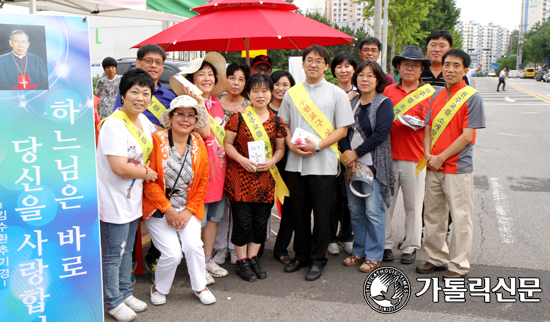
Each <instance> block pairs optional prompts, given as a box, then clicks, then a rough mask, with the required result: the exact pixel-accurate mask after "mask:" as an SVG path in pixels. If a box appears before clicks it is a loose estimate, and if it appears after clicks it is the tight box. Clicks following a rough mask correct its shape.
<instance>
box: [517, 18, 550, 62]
mask: <svg viewBox="0 0 550 322" xmlns="http://www.w3.org/2000/svg"><path fill="white" fill-rule="evenodd" d="M526 39H527V40H525V42H524V43H523V55H524V57H525V58H526V59H527V60H528V61H531V62H533V63H538V62H542V61H543V60H547V59H548V58H550V24H548V23H545V24H543V25H542V24H538V23H537V24H535V25H534V26H533V28H531V30H530V31H529V32H528V33H527V35H526Z"/></svg>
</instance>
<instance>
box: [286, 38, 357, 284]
mask: <svg viewBox="0 0 550 322" xmlns="http://www.w3.org/2000/svg"><path fill="white" fill-rule="evenodd" d="M329 62H330V55H329V53H328V51H327V50H326V49H325V48H323V47H321V46H317V45H314V46H311V47H308V48H306V49H305V50H304V52H303V55H302V68H303V69H304V72H305V74H306V81H305V82H304V83H303V85H301V84H297V85H296V86H298V87H296V88H299V87H303V88H305V89H304V90H302V91H298V92H297V91H295V88H294V87H293V88H291V89H290V90H288V91H287V92H286V93H285V96H284V98H283V101H282V103H281V108H280V110H279V117H280V118H281V119H282V120H283V122H284V124H285V128H286V130H287V137H286V144H287V146H288V148H289V150H290V151H289V153H288V160H287V164H286V171H287V172H288V174H287V182H286V184H287V186H288V188H289V190H290V198H291V199H292V200H296V201H299V202H293V203H292V213H293V216H294V218H293V220H294V228H295V235H294V251H295V252H296V257H295V258H294V260H292V261H291V262H290V263H289V264H287V265H286V266H285V272H287V273H291V272H296V271H298V270H300V269H301V268H302V267H305V266H308V265H311V267H310V269H309V271H308V272H307V274H306V280H308V281H314V280H316V279H318V278H319V277H321V274H322V272H323V268H324V267H325V265H326V263H327V261H328V260H327V258H326V252H327V248H328V244H329V241H330V212H331V209H332V200H333V199H332V196H333V189H334V187H335V184H336V175H337V173H338V157H337V155H336V153H335V151H334V150H333V149H332V148H331V145H333V144H337V142H338V141H339V140H340V139H342V138H343V137H344V136H346V134H347V132H348V126H349V125H351V124H353V123H354V119H353V113H352V111H351V106H350V103H349V98H348V96H347V94H346V92H344V91H343V90H342V89H340V88H338V87H337V86H335V85H332V84H330V83H328V82H327V81H326V80H325V78H324V74H325V71H326V70H327V69H328V67H329ZM291 93H292V95H293V96H292V97H291ZM297 93H299V94H300V95H296V94H297ZM308 96H309V97H308ZM297 97H299V99H298V100H297V101H298V102H305V101H306V99H307V98H310V99H311V102H312V104H313V105H314V107H313V108H311V110H310V112H311V114H309V117H311V118H312V119H315V118H317V117H318V115H319V114H323V115H324V116H325V117H326V120H327V121H328V122H330V124H331V125H332V127H333V128H334V131H332V132H330V134H328V136H326V137H325V139H322V140H321V141H319V142H318V143H315V142H314V141H313V140H310V139H306V143H305V144H296V145H294V144H292V143H290V140H291V138H292V133H294V131H295V130H296V129H297V128H301V129H303V130H305V131H307V132H310V133H312V134H315V135H316V136H321V135H319V134H318V133H317V132H316V131H315V130H314V129H313V127H312V126H311V125H310V122H309V121H310V120H309V118H308V120H306V119H305V118H304V116H302V114H301V112H300V111H299V110H298V108H297V106H296V105H295V103H294V102H295V101H294V99H296V98H297ZM299 105H300V104H299ZM306 108H307V109H309V108H310V107H309V105H306ZM306 108H303V110H305V109H306ZM315 109H316V110H315ZM310 112H308V113H310ZM319 120H320V119H319V118H317V121H319ZM315 126H316V127H317V126H318V124H315ZM312 210H313V213H314V219H313V220H314V227H313V233H312V231H311V211H312Z"/></svg>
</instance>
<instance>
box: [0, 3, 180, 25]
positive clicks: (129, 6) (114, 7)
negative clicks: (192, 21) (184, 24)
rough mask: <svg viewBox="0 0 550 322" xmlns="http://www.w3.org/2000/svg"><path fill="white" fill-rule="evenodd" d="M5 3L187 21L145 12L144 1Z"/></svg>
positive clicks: (159, 13)
mask: <svg viewBox="0 0 550 322" xmlns="http://www.w3.org/2000/svg"><path fill="white" fill-rule="evenodd" d="M5 3H6V4H13V5H17V6H22V7H28V8H29V10H30V11H31V12H32V11H33V10H32V7H33V6H35V8H36V9H39V10H49V11H57V12H67V13H72V14H78V15H85V16H100V17H113V18H132V19H145V20H156V21H173V22H180V21H184V20H186V19H187V18H185V17H182V16H178V15H174V14H170V13H165V12H160V11H154V10H147V1H146V0H67V1H63V0H14V1H13V2H11V1H10V2H5ZM1 12H2V11H1V10H0V13H1Z"/></svg>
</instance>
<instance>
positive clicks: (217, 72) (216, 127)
mask: <svg viewBox="0 0 550 322" xmlns="http://www.w3.org/2000/svg"><path fill="white" fill-rule="evenodd" d="M225 65H226V62H225V58H224V57H223V56H222V55H220V54H219V53H216V52H210V53H208V54H206V56H204V58H197V59H194V60H192V61H191V62H190V64H189V66H188V67H187V68H186V69H184V70H182V71H181V72H180V73H178V74H176V75H174V76H172V77H171V78H170V85H171V86H172V89H173V90H174V92H175V93H176V94H177V95H191V96H193V95H197V96H195V97H197V98H199V97H198V96H200V97H201V98H202V99H204V101H205V104H206V110H207V111H208V120H209V125H210V126H207V127H204V128H202V129H200V128H197V129H196V131H197V132H198V133H199V134H200V135H201V136H202V138H203V139H204V141H205V143H206V150H207V151H208V159H209V165H210V178H209V180H208V191H207V193H206V198H205V199H204V208H205V216H204V218H203V219H202V223H201V226H202V236H201V237H202V241H203V242H204V255H205V261H206V278H207V284H212V283H214V279H213V278H212V276H213V277H223V276H227V274H228V272H227V270H225V269H223V268H222V267H220V266H219V265H218V264H217V263H216V262H214V259H213V258H212V252H213V249H214V241H215V240H216V234H217V231H218V223H220V222H221V221H222V220H223V215H224V212H225V208H226V207H227V201H226V198H225V195H223V184H224V181H225V172H226V167H227V157H226V155H225V150H224V148H223V145H224V140H225V130H224V127H225V121H224V111H223V108H222V104H221V102H220V100H219V99H218V98H217V97H216V95H219V94H221V93H222V92H224V91H225V90H226V84H227V78H226V66H225ZM199 103H200V102H199Z"/></svg>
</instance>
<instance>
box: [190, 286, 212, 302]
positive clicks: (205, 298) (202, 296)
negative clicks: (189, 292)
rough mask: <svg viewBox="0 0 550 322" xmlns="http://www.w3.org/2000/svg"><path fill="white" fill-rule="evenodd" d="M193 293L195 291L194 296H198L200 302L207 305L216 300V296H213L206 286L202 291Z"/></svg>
mask: <svg viewBox="0 0 550 322" xmlns="http://www.w3.org/2000/svg"><path fill="white" fill-rule="evenodd" d="M193 293H195V296H196V297H198V298H199V300H201V303H202V304H205V305H208V304H212V303H214V302H216V298H215V297H214V294H212V292H210V290H209V289H208V288H206V289H205V290H204V291H202V292H200V293H197V292H193Z"/></svg>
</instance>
